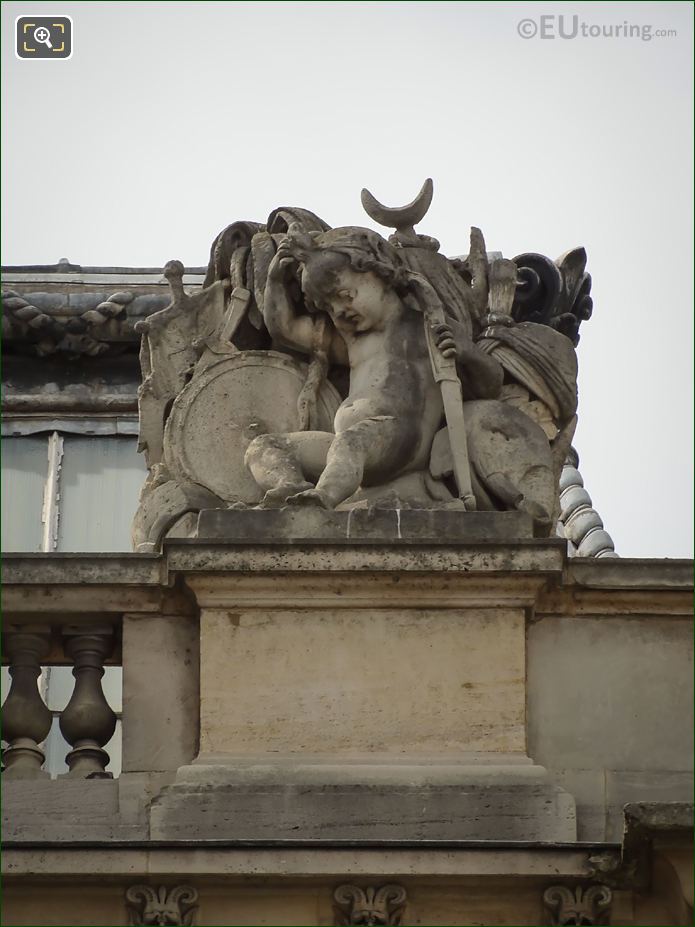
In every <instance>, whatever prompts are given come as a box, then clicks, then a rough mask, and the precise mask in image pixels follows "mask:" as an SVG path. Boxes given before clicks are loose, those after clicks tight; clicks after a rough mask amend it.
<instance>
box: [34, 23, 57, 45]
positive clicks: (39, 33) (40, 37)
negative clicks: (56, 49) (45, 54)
mask: <svg viewBox="0 0 695 927" xmlns="http://www.w3.org/2000/svg"><path fill="white" fill-rule="evenodd" d="M34 41H35V42H40V43H41V45H45V46H46V47H47V48H50V49H52V48H53V46H52V45H51V33H50V32H49V31H48V29H47V28H46V27H45V26H39V27H38V29H34Z"/></svg>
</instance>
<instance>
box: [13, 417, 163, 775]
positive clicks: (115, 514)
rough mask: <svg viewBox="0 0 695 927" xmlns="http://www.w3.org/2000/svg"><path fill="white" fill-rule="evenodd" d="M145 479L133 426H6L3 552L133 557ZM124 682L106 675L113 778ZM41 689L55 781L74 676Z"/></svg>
mask: <svg viewBox="0 0 695 927" xmlns="http://www.w3.org/2000/svg"><path fill="white" fill-rule="evenodd" d="M57 426H60V430H59V428H58V427H57ZM90 432H91V433H90ZM145 475H146V467H145V461H144V458H143V457H142V455H140V454H138V453H137V422H136V421H134V420H133V419H120V420H116V419H110V420H105V419H99V420H93V421H90V420H88V419H76V420H75V421H74V422H39V421H32V420H24V421H23V420H17V421H13V420H10V421H9V422H5V423H4V424H3V438H2V503H3V504H2V547H3V550H4V551H5V552H9V551H16V552H41V551H43V552H45V553H50V552H52V551H64V552H68V551H72V552H81V553H89V552H99V553H104V552H118V551H130V550H131V543H130V525H131V522H132V519H133V516H134V514H135V510H136V509H137V504H138V497H139V494H140V488H141V486H142V484H143V482H144V479H145ZM121 680H122V669H121V667H107V668H106V670H105V672H104V678H103V686H104V693H105V695H106V698H107V700H108V702H109V704H110V705H111V707H112V708H113V710H114V711H115V712H116V714H117V715H118V722H117V726H116V731H115V733H114V736H113V738H112V739H111V741H110V742H109V743H108V744H107V745H106V748H105V749H106V751H107V752H108V753H109V756H110V757H111V762H110V763H109V765H108V767H107V769H108V771H109V772H113V773H114V775H118V773H119V771H120V764H121V720H120V715H121V688H122V685H121ZM8 684H9V674H8V672H7V669H6V668H4V669H3V672H2V688H3V693H2V698H3V701H4V699H5V696H6V694H7V688H8ZM38 684H39V688H40V689H41V692H42V695H43V697H44V700H45V701H46V704H47V705H48V707H49V708H50V709H51V711H52V712H53V714H54V717H53V726H52V728H51V732H50V734H49V735H48V737H47V739H46V742H45V743H44V745H43V749H44V752H45V753H46V765H45V768H46V769H47V770H48V771H49V772H50V774H51V776H52V777H53V778H55V777H56V776H57V775H60V774H61V773H64V772H67V765H66V763H65V756H66V754H67V753H68V751H69V749H70V747H69V745H68V744H67V743H66V741H65V740H64V738H63V736H62V734H61V732H60V729H59V727H58V718H59V716H60V712H61V711H62V710H63V709H64V708H65V706H66V705H67V703H68V700H69V698H70V695H71V694H72V686H73V676H72V669H71V667H68V666H52V667H45V668H44V669H43V671H42V673H41V676H40V677H39V681H38Z"/></svg>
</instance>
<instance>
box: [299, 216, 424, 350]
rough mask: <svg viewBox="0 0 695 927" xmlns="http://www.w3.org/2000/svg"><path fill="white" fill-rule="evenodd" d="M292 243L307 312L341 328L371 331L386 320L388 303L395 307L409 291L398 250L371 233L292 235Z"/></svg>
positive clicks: (348, 230)
mask: <svg viewBox="0 0 695 927" xmlns="http://www.w3.org/2000/svg"><path fill="white" fill-rule="evenodd" d="M289 239H290V240H289V242H288V249H289V250H290V252H291V253H292V254H293V256H294V257H295V258H296V260H297V262H298V263H299V265H300V280H301V286H302V292H303V293H304V297H305V300H306V302H307V308H309V309H310V310H314V311H315V310H319V311H323V312H327V313H328V314H329V315H330V316H331V318H332V319H333V321H334V322H335V324H336V325H337V326H338V328H342V329H344V330H352V331H355V332H361V331H368V330H369V329H371V328H373V327H374V326H375V325H378V324H379V322H380V321H381V320H382V316H383V312H384V309H385V302H389V299H388V298H387V297H389V296H390V302H391V303H393V297H394V296H395V297H397V298H399V297H401V296H403V295H405V293H406V291H407V287H408V276H407V268H406V267H405V265H404V264H403V262H402V261H401V259H400V255H399V253H398V250H397V249H396V248H394V247H393V246H392V245H390V244H389V243H388V242H387V241H386V240H385V239H383V238H382V237H381V235H379V234H377V233H376V232H372V231H371V230H370V229H363V228H355V227H352V226H350V227H347V228H338V229H331V230H330V231H329V232H323V233H321V234H312V235H307V234H306V233H301V232H300V233H296V232H294V230H292V229H291V230H290V233H289Z"/></svg>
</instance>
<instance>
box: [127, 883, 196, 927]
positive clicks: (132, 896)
mask: <svg viewBox="0 0 695 927" xmlns="http://www.w3.org/2000/svg"><path fill="white" fill-rule="evenodd" d="M125 899H126V908H127V910H128V916H129V924H131V925H133V927H140V925H145V924H159V925H162V927H165V925H174V927H175V925H181V927H191V925H193V924H195V917H196V914H197V912H198V904H197V902H198V892H197V890H196V889H195V888H192V887H191V886H190V885H176V886H175V887H174V888H165V887H164V886H163V885H160V886H159V888H153V887H152V886H151V885H131V886H130V888H129V889H128V890H127V891H126V893H125Z"/></svg>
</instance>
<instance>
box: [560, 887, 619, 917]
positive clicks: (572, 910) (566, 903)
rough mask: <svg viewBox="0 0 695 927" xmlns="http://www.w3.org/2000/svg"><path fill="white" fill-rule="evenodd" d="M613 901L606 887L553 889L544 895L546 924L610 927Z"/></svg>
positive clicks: (610, 892)
mask: <svg viewBox="0 0 695 927" xmlns="http://www.w3.org/2000/svg"><path fill="white" fill-rule="evenodd" d="M612 901H613V892H612V891H611V890H610V888H608V886H607V885H590V886H588V887H584V886H582V885H577V886H575V887H574V888H567V886H565V885H552V886H551V887H550V888H547V889H546V890H545V891H544V892H543V904H544V905H545V908H546V911H547V913H548V917H549V919H548V921H547V923H548V924H551V925H555V927H564V925H566V924H567V925H577V927H579V925H594V924H595V925H606V924H610V922H611V910H610V909H611V903H612Z"/></svg>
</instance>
